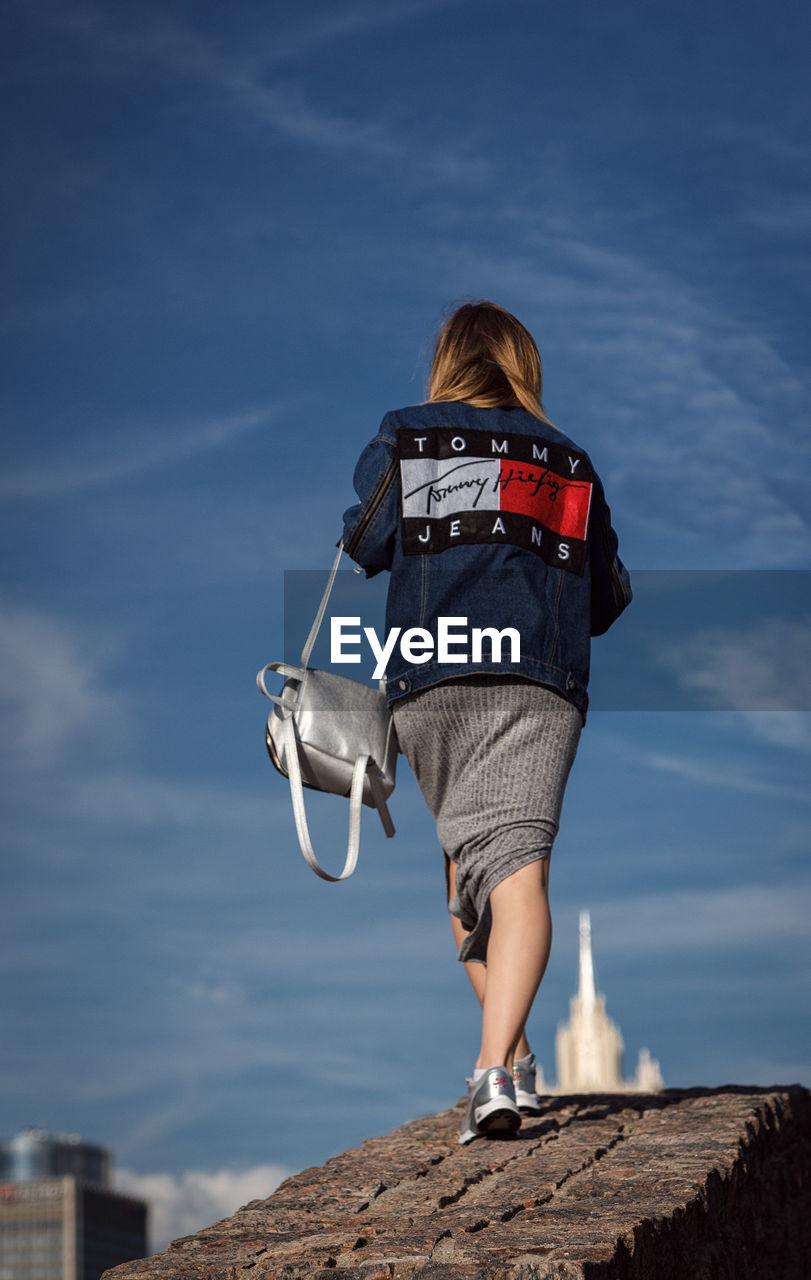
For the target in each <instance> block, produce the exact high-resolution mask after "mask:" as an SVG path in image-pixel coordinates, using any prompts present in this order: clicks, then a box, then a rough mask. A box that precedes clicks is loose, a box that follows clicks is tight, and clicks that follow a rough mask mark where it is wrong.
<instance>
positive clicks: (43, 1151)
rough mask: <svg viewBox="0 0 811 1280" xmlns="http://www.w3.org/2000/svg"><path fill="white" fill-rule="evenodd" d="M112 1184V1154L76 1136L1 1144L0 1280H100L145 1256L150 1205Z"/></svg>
mask: <svg viewBox="0 0 811 1280" xmlns="http://www.w3.org/2000/svg"><path fill="white" fill-rule="evenodd" d="M109 1182H110V1153H109V1151H107V1150H105V1148H103V1147H98V1146H93V1145H90V1144H88V1143H82V1142H81V1141H80V1140H79V1138H78V1136H77V1135H75V1134H61V1135H58V1136H57V1137H55V1138H52V1137H51V1136H50V1134H48V1133H46V1132H45V1130H43V1129H23V1130H22V1131H21V1132H20V1133H18V1134H17V1135H16V1137H14V1138H12V1139H11V1141H10V1142H8V1143H0V1280H99V1277H100V1276H101V1274H102V1272H103V1271H106V1270H107V1268H108V1267H114V1266H116V1265H117V1264H118V1263H119V1262H127V1261H129V1260H130V1259H131V1258H141V1257H143V1256H144V1254H145V1253H146V1219H147V1206H146V1204H145V1203H144V1202H143V1201H142V1200H135V1199H132V1198H131V1197H129V1196H122V1195H118V1194H117V1193H116V1192H114V1191H112V1190H111V1189H110V1186H109Z"/></svg>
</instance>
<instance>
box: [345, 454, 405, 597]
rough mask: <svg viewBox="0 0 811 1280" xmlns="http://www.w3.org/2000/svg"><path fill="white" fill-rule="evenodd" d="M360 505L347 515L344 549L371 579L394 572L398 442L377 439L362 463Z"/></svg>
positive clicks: (357, 474) (358, 477) (359, 470)
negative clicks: (385, 572) (387, 571)
mask: <svg viewBox="0 0 811 1280" xmlns="http://www.w3.org/2000/svg"><path fill="white" fill-rule="evenodd" d="M354 485H355V492H356V493H357V495H358V497H359V498H360V502H359V503H356V504H355V506H353V507H350V508H349V509H348V510H347V511H345V512H344V535H343V536H344V549H345V551H346V553H347V555H349V556H351V557H352V559H353V560H356V561H357V562H358V564H360V565H362V566H363V568H364V569H365V570H366V576H367V577H368V578H371V577H373V576H374V575H375V574H376V573H380V571H381V569H390V568H391V562H392V557H393V555H394V542H395V534H396V529H397V518H398V513H399V494H400V469H399V463H398V461H397V453H396V450H395V446H394V442H393V441H392V440H390V439H389V438H388V437H387V436H385V435H382V434H381V435H377V436H375V438H374V440H372V441H371V442H370V443H369V444H367V446H366V448H365V449H364V450H363V453H362V454H361V455H360V458H359V459H358V464H357V466H356V467H355V475H354Z"/></svg>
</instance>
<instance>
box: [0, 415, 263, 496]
mask: <svg viewBox="0 0 811 1280" xmlns="http://www.w3.org/2000/svg"><path fill="white" fill-rule="evenodd" d="M273 417H274V410H273V409H272V408H269V407H266V408H262V409H252V410H248V411H247V412H245V413H239V414H234V415H232V416H230V417H224V418H211V419H208V420H207V421H203V422H196V423H193V424H191V425H189V426H181V427H178V426H177V425H174V426H166V427H164V428H163V429H161V430H160V431H156V429H155V427H154V426H150V427H146V428H144V430H143V432H139V433H137V434H135V433H130V434H128V435H127V437H126V438H125V439H124V440H123V441H122V440H121V439H120V436H119V437H118V438H117V439H116V440H115V444H116V451H115V453H113V452H111V446H110V444H109V443H107V444H102V445H101V446H100V445H99V442H98V439H97V438H95V439H94V440H93V442H92V444H91V445H90V446H89V447H88V453H87V456H86V457H84V458H81V459H80V460H78V461H77V459H76V454H77V452H79V446H77V445H74V447H73V448H72V450H71V455H70V459H68V458H64V459H62V460H56V461H54V459H53V457H52V456H51V455H49V458H48V461H47V462H43V464H42V465H40V466H33V467H28V468H25V469H21V470H18V471H14V470H9V471H7V472H6V474H5V475H4V476H3V477H2V478H0V500H3V499H5V500H6V501H9V500H12V499H25V498H39V497H45V496H48V495H51V494H56V493H70V492H74V491H77V490H81V489H88V488H92V487H95V486H98V485H107V484H111V483H113V482H115V481H121V480H128V479H130V478H131V477H132V476H136V475H140V474H141V473H142V472H145V471H153V470H155V469H156V468H159V467H165V466H170V465H174V464H176V463H178V462H183V461H185V460H186V459H188V458H192V457H194V456H195V455H196V454H199V453H204V452H206V451H207V450H209V449H218V448H222V447H223V446H224V445H226V444H229V443H230V442H231V441H232V440H234V439H236V438H238V437H239V436H241V435H244V434H246V433H247V432H250V431H257V430H259V429H260V428H262V427H266V426H267V425H268V424H269V423H270V422H271V421H272V420H273Z"/></svg>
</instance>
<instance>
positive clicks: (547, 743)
mask: <svg viewBox="0 0 811 1280" xmlns="http://www.w3.org/2000/svg"><path fill="white" fill-rule="evenodd" d="M392 713H393V715H394V723H395V726H396V728H397V737H398V739H399V741H400V747H401V749H402V751H403V754H404V755H405V757H406V759H407V760H408V763H409V765H410V766H411V769H412V771H413V773H414V776H415V777H416V779H417V782H418V784H419V788H420V791H421V792H422V794H423V796H424V797H425V801H426V803H427V805H428V808H429V809H430V810H431V813H432V815H433V817H434V819H435V821H436V824H437V835H438V836H439V842H440V844H441V845H442V848H443V849H444V851H445V855H446V857H448V858H451V859H452V860H453V861H454V862H455V863H457V864H458V866H457V872H456V897H455V898H454V899H453V900H452V901H451V903H450V910H451V911H452V913H453V914H454V915H456V916H458V917H459V919H460V920H461V922H462V925H463V926H464V928H465V929H466V930H467V931H468V936H467V937H466V938H465V941H464V943H463V945H462V947H461V950H460V952H459V959H460V960H480V961H484V960H485V959H486V956H487V940H488V938H489V935H490V903H489V899H490V894H491V892H492V891H493V889H494V888H495V886H496V885H497V884H499V883H500V882H501V881H502V880H504V879H506V877H507V876H509V875H512V873H513V872H514V871H518V870H519V869H520V868H521V867H523V866H526V865H527V864H528V863H530V862H536V861H538V859H540V858H546V857H548V856H549V854H550V853H551V851H552V844H553V842H554V839H555V836H556V835H557V832H558V822H559V819H560V811H561V806H562V804H563V793H564V791H565V789H566V782H567V779H568V777H569V770H570V769H571V767H572V764H573V762H574V758H575V753H576V752H577V744H578V741H579V738H580V730H581V729H582V727H583V716H582V714H581V712H580V711H579V710H578V709H577V707H576V706H575V705H574V704H573V703H571V702H569V700H568V699H567V698H564V697H563V695H562V694H560V693H557V692H556V691H555V690H553V689H549V688H547V686H546V685H541V684H536V683H534V682H533V681H529V680H516V679H515V677H499V676H491V675H485V676H480V677H476V676H471V677H468V678H465V679H462V680H448V681H446V682H445V683H444V684H438V685H432V686H431V688H429V689H423V690H421V691H420V692H419V693H415V694H412V695H411V697H409V698H403V699H400V700H398V701H397V702H395V703H394V704H393V706H392Z"/></svg>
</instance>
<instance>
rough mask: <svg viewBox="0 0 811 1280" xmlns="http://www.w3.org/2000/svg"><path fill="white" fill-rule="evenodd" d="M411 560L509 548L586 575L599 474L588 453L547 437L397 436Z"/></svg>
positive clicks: (448, 432)
mask: <svg viewBox="0 0 811 1280" xmlns="http://www.w3.org/2000/svg"><path fill="white" fill-rule="evenodd" d="M397 449H398V454H399V457H400V479H401V482H402V495H403V496H402V503H403V507H402V520H403V523H402V533H403V551H404V552H405V554H406V555H432V554H437V553H438V552H441V551H446V550H447V549H448V548H449V547H454V546H463V545H469V544H470V543H499V542H503V543H508V544H512V545H513V546H518V547H523V548H524V549H525V550H526V551H532V552H534V553H535V554H536V555H538V556H540V557H541V559H542V560H544V561H545V562H546V563H547V564H549V565H554V566H555V567H557V568H559V569H567V570H568V571H569V572H570V573H576V574H582V573H583V570H584V568H585V563H586V538H587V535H588V522H589V510H590V507H591V494H592V485H593V482H594V473H593V471H592V469H591V466H590V463H589V460H588V458H587V457H586V455H585V454H582V453H578V452H576V451H575V450H574V449H571V448H569V447H568V446H566V445H561V444H557V443H556V442H554V441H551V440H545V439H543V438H542V437H540V436H528V435H518V434H515V433H513V432H509V433H508V432H497V433H495V434H491V433H490V432H489V431H461V432H459V431H455V430H453V429H452V428H450V427H432V428H426V429H424V430H422V431H421V432H416V431H410V430H408V429H405V428H401V430H400V431H398V433H397Z"/></svg>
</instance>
